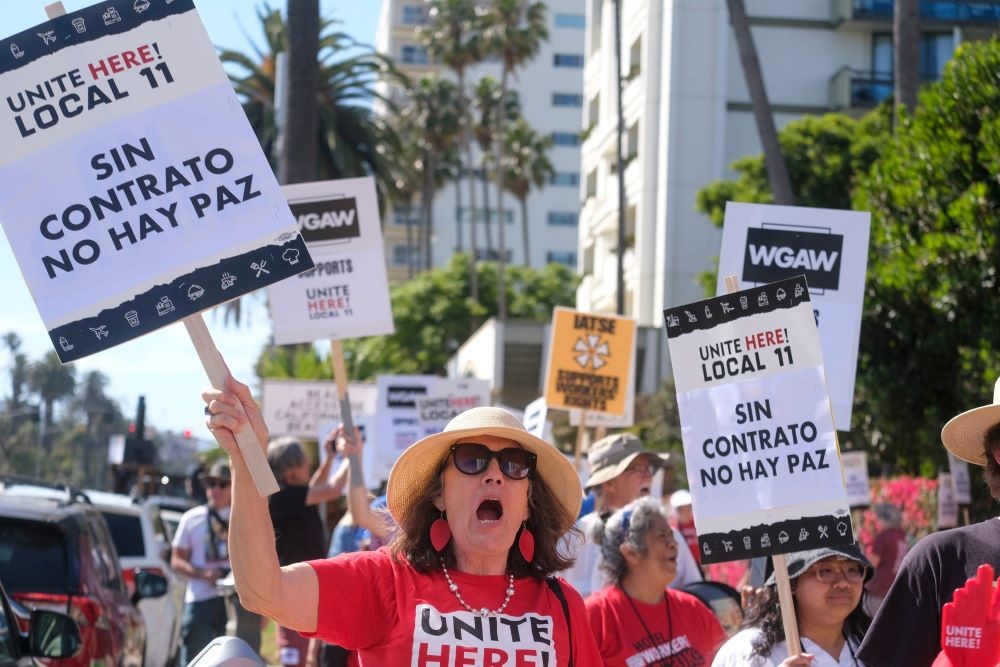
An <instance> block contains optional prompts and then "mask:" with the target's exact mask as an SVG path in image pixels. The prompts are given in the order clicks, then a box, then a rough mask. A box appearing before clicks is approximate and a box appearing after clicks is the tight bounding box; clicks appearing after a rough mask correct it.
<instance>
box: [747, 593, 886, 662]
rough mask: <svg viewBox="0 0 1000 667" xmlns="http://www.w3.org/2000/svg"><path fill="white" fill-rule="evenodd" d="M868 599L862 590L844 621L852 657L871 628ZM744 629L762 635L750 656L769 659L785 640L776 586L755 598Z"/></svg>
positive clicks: (748, 611) (845, 633)
mask: <svg viewBox="0 0 1000 667" xmlns="http://www.w3.org/2000/svg"><path fill="white" fill-rule="evenodd" d="M800 576H801V575H800ZM797 580H798V577H796V578H795V579H792V590H793V591H794V590H795V586H796V583H797ZM867 596H868V593H867V591H865V589H864V587H862V588H861V599H860V600H858V605H857V606H856V607H855V608H854V609H853V610H851V613H850V614H848V615H847V618H845V619H844V637H846V638H847V642H848V644H849V646H850V647H851V653H852V655H853V653H854V652H855V651H856V650H857V648H858V646H860V645H861V640H862V639H864V636H865V633H866V632H868V626H870V625H871V623H872V619H871V616H869V615H868V612H866V611H865V602H866V600H867ZM742 627H743V628H756V629H757V630H760V633H761V636H760V637H758V638H757V639H756V640H755V641H754V644H753V651H752V652H751V654H750V656H751V657H757V656H759V657H761V658H768V657H770V656H771V648H773V647H774V645H775V644H779V643H781V642H783V641H785V626H784V625H782V622H781V605H780V603H779V602H778V589H777V587H776V586H765V587H764V588H763V589H761V590H760V592H759V593H758V594H757V595H755V596H754V600H753V602H752V603H751V604H750V608H749V609H748V610H747V611H746V614H745V615H744V617H743V626H742Z"/></svg>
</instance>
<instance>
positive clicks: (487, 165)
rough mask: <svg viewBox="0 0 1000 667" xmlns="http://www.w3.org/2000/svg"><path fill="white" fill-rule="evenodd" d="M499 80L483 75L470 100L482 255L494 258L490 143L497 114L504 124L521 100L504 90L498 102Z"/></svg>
mask: <svg viewBox="0 0 1000 667" xmlns="http://www.w3.org/2000/svg"><path fill="white" fill-rule="evenodd" d="M500 95H501V90H500V82H499V81H497V80H496V79H494V78H493V77H491V76H484V77H483V78H482V79H480V80H479V82H478V83H477V84H476V88H475V90H474V91H473V98H474V99H473V101H474V104H475V107H476V110H477V111H478V112H479V116H478V121H477V122H476V125H475V135H476V143H478V144H479V160H480V162H479V166H480V169H481V170H482V172H483V211H485V214H484V215H483V228H484V230H485V231H486V257H487V258H490V259H492V258H493V257H494V250H493V233H492V223H491V222H490V219H491V218H492V217H493V216H492V212H491V211H490V188H489V183H490V176H489V174H490V171H491V164H492V163H493V162H494V161H495V155H494V151H493V148H494V142H495V141H496V132H497V115H498V114H499V113H501V107H502V110H503V113H504V118H505V123H511V122H513V121H514V120H516V119H517V118H518V117H520V115H521V102H520V100H519V99H518V95H517V91H516V90H509V91H507V97H506V99H505V102H504V104H502V105H501V102H500V101H501V99H503V98H501V97H500Z"/></svg>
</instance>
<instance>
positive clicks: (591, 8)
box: [577, 0, 1000, 373]
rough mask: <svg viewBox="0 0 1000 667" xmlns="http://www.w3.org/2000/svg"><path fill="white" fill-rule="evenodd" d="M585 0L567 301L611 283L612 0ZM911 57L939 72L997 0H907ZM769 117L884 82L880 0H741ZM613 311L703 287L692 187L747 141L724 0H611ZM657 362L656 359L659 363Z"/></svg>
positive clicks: (849, 107)
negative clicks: (576, 203)
mask: <svg viewBox="0 0 1000 667" xmlns="http://www.w3.org/2000/svg"><path fill="white" fill-rule="evenodd" d="M581 1H582V2H583V3H584V4H585V7H586V13H587V31H586V63H585V66H584V93H583V94H584V109H585V114H584V127H585V130H584V134H585V136H586V139H585V140H584V142H583V146H582V158H581V159H582V166H581V169H580V172H581V179H582V181H583V186H582V197H583V200H584V201H583V206H582V209H581V215H580V248H579V257H580V262H579V267H580V273H581V275H582V276H583V280H582V283H581V285H580V288H579V290H578V292H577V306H578V307H579V308H582V309H587V310H604V311H613V310H614V309H615V306H616V297H617V283H616V271H617V259H616V251H617V230H618V183H617V174H616V171H615V166H616V158H615V138H616V128H617V116H616V113H617V108H616V104H617V98H616V92H615V81H616V79H615V72H616V62H615V32H614V4H615V3H614V0H581ZM919 5H920V7H921V19H920V21H921V33H922V38H921V43H920V70H921V72H920V73H921V77H922V78H923V79H924V80H933V79H936V78H939V77H940V75H941V73H942V71H943V68H944V64H945V62H946V61H947V60H948V59H949V58H950V57H951V54H952V52H953V51H954V48H955V46H956V45H957V44H958V43H959V42H961V41H963V40H973V39H984V38H988V37H989V36H990V35H992V34H994V33H995V32H996V29H997V26H998V21H1000V2H997V1H993V2H965V1H954V0H941V1H933V0H921V2H920V3H919ZM746 8H747V13H748V15H749V17H750V23H751V29H752V32H753V37H754V41H755V44H756V47H757V51H758V54H759V58H760V64H761V69H762V71H763V76H764V81H765V85H766V87H767V92H768V96H769V98H770V102H771V106H772V110H773V113H774V117H775V121H776V123H777V125H778V126H779V128H780V127H781V126H783V125H785V124H787V123H788V122H789V121H791V120H793V119H795V118H798V117H801V116H802V115H804V114H822V113H826V112H830V111H841V112H845V113H851V114H855V115H859V114H861V113H863V112H865V111H867V110H869V109H871V108H872V107H873V106H875V105H876V104H877V103H878V102H880V101H882V100H884V99H886V98H887V97H888V96H890V95H891V94H892V88H893V81H892V80H893V66H892V12H893V2H892V1H891V0H746ZM621 16H622V21H621V23H622V39H621V50H622V74H623V77H624V78H625V81H626V83H625V84H624V95H623V106H624V116H625V122H624V127H625V138H624V140H623V145H624V147H625V148H624V150H625V155H626V160H625V164H626V166H625V169H624V172H625V202H626V206H625V208H626V251H625V261H624V268H625V296H626V298H625V307H626V314H628V315H631V316H634V317H636V318H637V319H638V320H639V324H640V325H653V326H662V321H663V320H662V310H663V309H664V308H665V307H669V306H674V305H678V304H682V303H686V302H689V301H693V300H695V299H698V298H701V297H702V296H703V291H702V288H701V287H700V285H699V284H698V281H697V278H698V275H699V273H701V272H703V271H706V270H710V269H712V268H713V266H714V258H715V257H717V256H718V254H719V243H720V232H719V230H718V229H716V228H715V227H713V226H712V225H711V223H710V222H709V221H708V219H707V218H706V217H705V216H703V215H701V214H699V213H697V212H696V210H695V197H696V193H697V191H698V190H699V189H700V188H702V187H704V186H706V185H708V184H709V183H711V182H712V181H714V180H717V179H721V178H727V177H731V176H732V172H731V171H729V165H730V164H731V163H732V162H733V161H734V160H735V159H736V158H739V157H742V156H745V155H751V154H757V153H760V151H761V148H760V142H759V139H758V134H757V128H756V125H755V123H754V118H753V113H752V109H751V105H750V97H749V94H748V92H747V88H746V85H745V79H744V75H743V69H742V65H741V63H740V59H739V53H738V51H737V48H736V44H735V39H734V37H733V34H732V29H731V27H730V25H729V14H728V10H727V7H726V2H725V1H724V0H621ZM663 368H664V372H665V373H669V368H668V366H667V365H664V366H663Z"/></svg>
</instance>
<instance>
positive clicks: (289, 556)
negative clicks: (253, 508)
mask: <svg viewBox="0 0 1000 667" xmlns="http://www.w3.org/2000/svg"><path fill="white" fill-rule="evenodd" d="M336 435H337V432H336V431H334V432H331V433H330V434H329V435H328V436H327V438H326V440H325V442H324V443H323V445H322V446H323V448H324V449H325V450H326V456H325V458H324V461H323V464H322V465H320V466H319V468H317V470H316V472H315V473H313V474H312V475H311V476H310V474H309V459H308V458H306V454H305V450H303V448H302V445H301V444H299V442H298V441H297V440H295V439H294V438H287V437H286V438H278V439H276V440H274V441H272V442H271V443H269V444H268V446H267V461H268V463H269V464H270V466H271V470H272V471H273V472H274V476H275V477H276V478H277V480H278V486H279V491H278V492H277V493H275V494H274V495H272V496H271V497H270V498H269V499H268V511H269V513H270V515H271V523H273V524H274V537H275V547H276V548H277V551H278V562H279V563H280V564H281V565H283V566H284V565H291V564H293V563H301V562H304V561H309V560H316V559H319V558H323V557H325V556H326V536H325V535H324V533H323V522H322V520H321V519H320V516H319V507H318V505H319V504H320V503H322V502H325V501H328V500H334V499H336V498H339V497H340V495H341V494H342V493H343V490H344V484H345V483H346V481H347V470H348V468H347V460H346V459H345V460H344V463H343V464H342V465H341V466H340V467H339V468H338V469H337V472H336V474H335V475H334V477H333V478H332V479H331V478H330V467H331V464H332V462H333V444H334V442H335V439H336ZM278 647H279V659H280V661H281V664H282V665H285V666H286V667H303V666H304V665H305V664H306V657H307V652H308V647H309V640H308V639H305V638H304V637H302V635H300V634H299V633H298V632H296V631H295V630H289V629H287V628H283V627H280V626H279V627H278Z"/></svg>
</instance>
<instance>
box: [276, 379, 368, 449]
mask: <svg viewBox="0 0 1000 667" xmlns="http://www.w3.org/2000/svg"><path fill="white" fill-rule="evenodd" d="M261 387H262V389H261V414H262V416H263V417H264V423H266V424H267V427H268V430H269V431H270V432H271V435H272V436H279V435H291V436H294V437H296V438H310V439H311V438H315V437H316V433H317V431H318V430H319V427H320V425H321V424H327V423H331V422H336V423H338V424H339V423H340V401H339V400H338V398H337V385H336V384H334V383H333V381H332V380H326V381H323V380H273V379H265V380H264V381H263V382H262V383H261ZM348 396H349V397H350V400H351V415H352V416H353V417H355V421H357V418H358V417H364V416H373V415H374V414H375V403H376V399H377V397H378V389H377V388H376V387H375V385H374V384H366V383H361V382H352V383H350V384H348Z"/></svg>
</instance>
